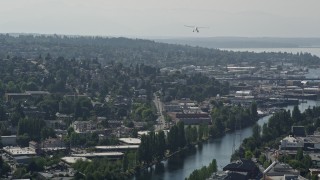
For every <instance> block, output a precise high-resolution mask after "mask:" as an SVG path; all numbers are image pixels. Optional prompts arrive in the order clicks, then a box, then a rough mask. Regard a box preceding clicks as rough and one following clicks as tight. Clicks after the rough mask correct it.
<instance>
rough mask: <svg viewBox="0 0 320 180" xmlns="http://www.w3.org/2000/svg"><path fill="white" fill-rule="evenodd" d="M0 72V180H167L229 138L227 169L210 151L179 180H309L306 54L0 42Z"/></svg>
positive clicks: (314, 146)
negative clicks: (210, 145)
mask: <svg viewBox="0 0 320 180" xmlns="http://www.w3.org/2000/svg"><path fill="white" fill-rule="evenodd" d="M0 64H1V65H0V96H1V98H0V135H1V141H0V142H1V143H0V147H1V157H0V179H66V180H67V179H90V180H91V179H167V178H169V176H167V177H165V178H164V177H163V176H157V175H159V174H161V173H164V172H166V171H175V170H176V169H178V168H176V169H175V166H174V164H179V163H183V159H184V158H186V157H190V156H193V155H194V154H196V153H201V152H202V150H203V147H204V146H205V144H206V143H209V142H210V141H219V140H221V138H223V137H225V136H227V135H230V134H234V138H233V139H234V140H233V141H232V142H227V143H229V144H230V147H232V148H230V149H224V151H228V152H231V154H232V155H231V156H230V157H227V158H228V164H221V162H219V160H217V159H219V157H216V156H215V151H214V150H211V156H210V159H209V160H207V162H210V163H208V164H202V165H200V167H199V168H198V169H187V170H185V171H186V172H188V175H186V176H185V177H181V179H189V180H193V179H197V180H202V179H210V180H211V179H236V180H242V179H270V180H272V179H318V177H319V175H318V174H320V128H319V127H320V107H318V106H307V107H305V108H304V109H301V108H300V107H301V106H302V105H304V104H308V103H309V102H315V103H317V102H318V101H317V100H318V97H319V94H320V88H319V87H320V78H319V75H320V58H319V57H317V56H315V55H311V54H310V53H304V52H301V53H300V52H299V53H287V52H278V53H268V52H262V53H254V52H248V51H247V52H233V51H225V50H219V49H209V48H201V47H192V46H184V45H176V44H175V45H173V44H166V43H159V42H154V41H149V40H142V39H127V38H107V37H93V36H92V37H91V36H64V35H27V34H22V35H18V36H17V35H10V34H0ZM319 102H320V101H319ZM288 107H292V108H291V109H289V108H288ZM265 117H268V120H267V121H266V123H264V124H262V125H259V124H258V123H257V122H260V120H261V119H262V118H265ZM245 128H252V135H251V134H250V135H249V136H245V138H243V137H244V136H242V133H241V132H243V131H242V130H243V129H245ZM236 144H239V145H238V146H237V145H236ZM211 157H212V158H211ZM203 158H208V157H203ZM229 159H230V161H229ZM196 163H197V162H195V164H196ZM172 164H173V165H172ZM181 168H183V166H182V167H181ZM181 168H180V169H181ZM156 176H157V177H159V178H155V177H156Z"/></svg>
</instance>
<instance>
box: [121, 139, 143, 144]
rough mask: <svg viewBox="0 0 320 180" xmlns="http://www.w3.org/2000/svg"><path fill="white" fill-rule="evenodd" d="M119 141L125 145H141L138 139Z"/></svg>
mask: <svg viewBox="0 0 320 180" xmlns="http://www.w3.org/2000/svg"><path fill="white" fill-rule="evenodd" d="M119 141H121V142H123V143H126V144H131V145H133V144H136V145H137V144H140V143H141V140H140V139H138V138H120V139H119Z"/></svg>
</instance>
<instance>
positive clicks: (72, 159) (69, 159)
mask: <svg viewBox="0 0 320 180" xmlns="http://www.w3.org/2000/svg"><path fill="white" fill-rule="evenodd" d="M61 160H62V161H63V162H65V163H67V164H74V163H76V162H77V161H79V160H82V161H89V162H90V161H91V160H90V159H87V158H86V157H70V156H67V157H63V158H61Z"/></svg>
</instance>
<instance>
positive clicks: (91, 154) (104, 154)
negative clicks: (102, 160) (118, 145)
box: [71, 152, 123, 157]
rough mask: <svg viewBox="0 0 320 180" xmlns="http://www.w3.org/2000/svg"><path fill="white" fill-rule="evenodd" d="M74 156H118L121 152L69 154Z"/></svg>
mask: <svg viewBox="0 0 320 180" xmlns="http://www.w3.org/2000/svg"><path fill="white" fill-rule="evenodd" d="M71 155H72V156H74V157H105V156H106V157H118V156H122V155H123V153H122V152H101V153H100V152H94V153H82V154H71Z"/></svg>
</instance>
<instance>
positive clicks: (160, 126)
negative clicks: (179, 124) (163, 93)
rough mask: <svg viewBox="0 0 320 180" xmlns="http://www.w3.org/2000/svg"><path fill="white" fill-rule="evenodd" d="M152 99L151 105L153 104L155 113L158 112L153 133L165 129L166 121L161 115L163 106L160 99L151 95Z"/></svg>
mask: <svg viewBox="0 0 320 180" xmlns="http://www.w3.org/2000/svg"><path fill="white" fill-rule="evenodd" d="M153 96H154V99H153V103H154V104H155V106H156V108H157V112H158V119H157V124H156V125H155V127H154V129H155V131H160V130H163V129H165V128H166V127H167V125H166V121H165V118H164V115H163V113H162V112H163V104H162V102H161V100H160V98H159V97H158V96H157V95H156V94H155V93H154V94H153Z"/></svg>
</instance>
